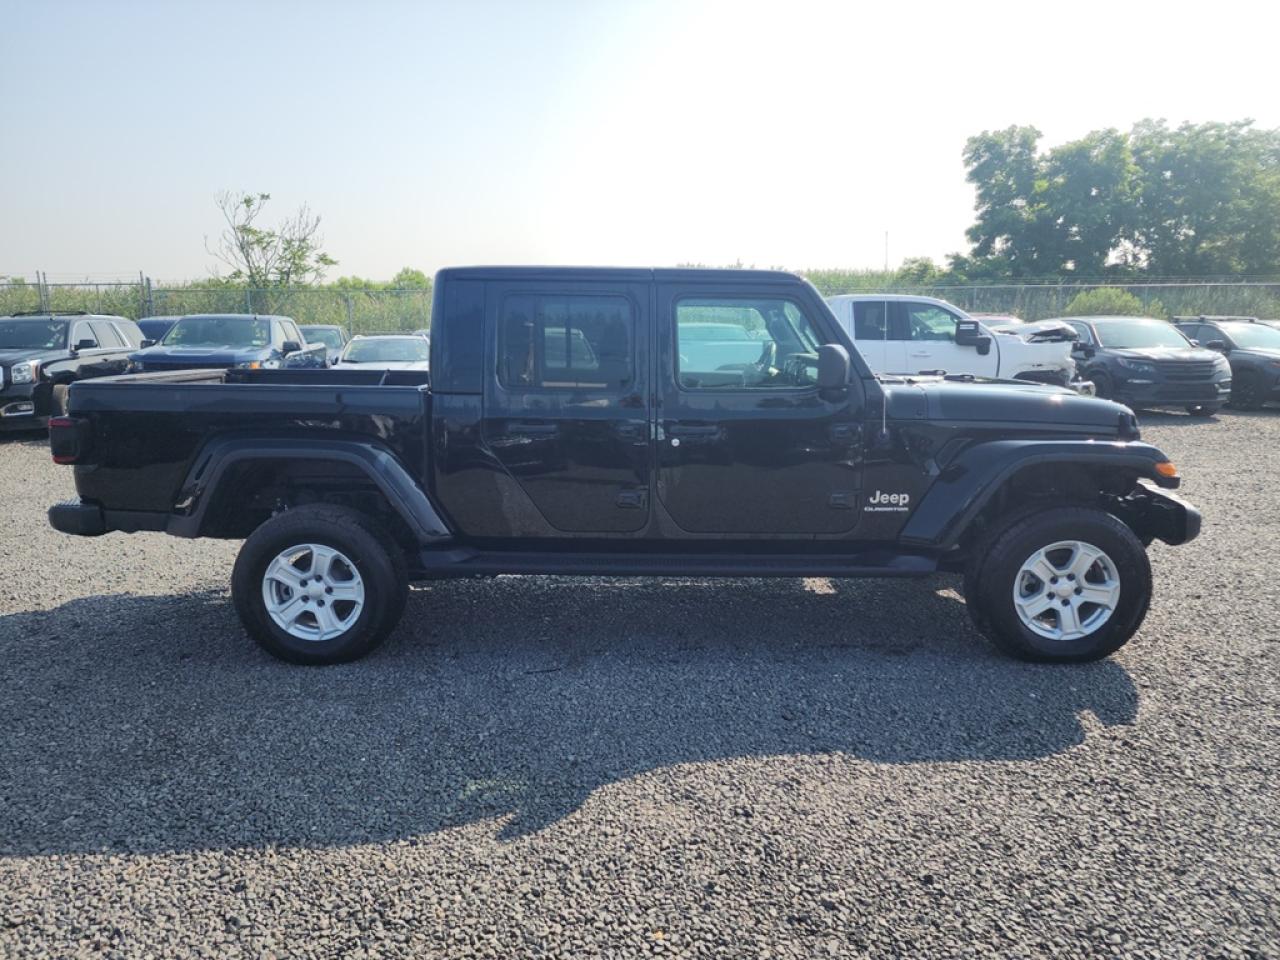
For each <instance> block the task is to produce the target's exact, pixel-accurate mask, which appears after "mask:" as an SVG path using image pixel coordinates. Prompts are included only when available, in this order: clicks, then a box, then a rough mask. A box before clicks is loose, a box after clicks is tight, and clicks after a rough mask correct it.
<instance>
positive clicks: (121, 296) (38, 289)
mask: <svg viewBox="0 0 1280 960" xmlns="http://www.w3.org/2000/svg"><path fill="white" fill-rule="evenodd" d="M32 310H65V311H75V310H83V311H85V312H86V313H106V314H113V315H116V316H121V317H129V318H131V319H134V320H136V319H138V318H139V317H147V316H172V315H182V314H189V313H261V314H267V313H273V314H282V315H284V316H287V317H292V318H293V319H294V320H296V321H298V323H300V324H309V323H323V324H336V325H338V326H341V327H344V328H346V330H347V331H348V332H350V333H352V334H357V333H395V332H406V331H410V330H422V329H429V328H430V326H431V289H430V288H429V287H425V288H424V287H410V288H404V289H376V290H375V289H370V290H360V289H343V288H335V287H294V288H292V289H288V290H280V289H269V290H253V289H247V288H245V287H235V286H230V285H226V286H218V287H153V286H152V285H151V284H150V283H148V282H146V281H142V282H138V283H91V284H65V283H43V282H39V283H28V282H26V281H16V280H9V281H5V282H0V315H7V314H11V313H19V312H23V311H32Z"/></svg>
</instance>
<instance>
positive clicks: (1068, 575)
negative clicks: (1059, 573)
mask: <svg viewBox="0 0 1280 960" xmlns="http://www.w3.org/2000/svg"><path fill="white" fill-rule="evenodd" d="M1075 578H1076V575H1075V574H1074V573H1068V574H1067V579H1068V580H1074V579H1075Z"/></svg>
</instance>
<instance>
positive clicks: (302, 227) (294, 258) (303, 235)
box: [205, 191, 338, 290]
mask: <svg viewBox="0 0 1280 960" xmlns="http://www.w3.org/2000/svg"><path fill="white" fill-rule="evenodd" d="M270 200H271V194H269V193H230V192H227V191H224V192H222V193H220V194H218V196H217V198H216V202H217V205H218V210H219V211H220V212H221V213H222V218H223V220H224V221H226V229H224V230H223V231H222V235H221V236H220V237H219V238H218V242H217V244H216V245H215V246H214V247H213V248H212V249H210V248H209V246H208V241H207V240H206V242H205V249H206V250H209V252H210V253H211V254H212V255H213V256H215V257H217V258H218V259H219V260H221V261H222V262H223V263H224V264H226V265H227V266H228V267H230V268H231V273H230V274H229V275H228V276H227V277H225V278H224V279H226V280H229V281H231V282H233V283H243V284H246V285H247V286H249V287H251V288H254V289H260V290H265V289H268V288H285V289H287V288H289V287H293V286H299V285H304V284H308V283H318V282H319V281H320V280H322V279H324V274H325V271H327V270H328V268H329V267H333V266H337V263H338V261H337V260H334V259H333V258H332V257H331V256H329V255H328V254H327V253H325V252H324V250H322V249H321V245H322V244H323V242H324V241H323V240H322V239H321V237H320V235H319V230H320V217H319V216H317V215H315V214H313V213H312V212H311V211H310V209H309V208H308V207H307V205H306V204H303V205H302V206H301V207H299V208H298V210H297V212H295V213H294V214H293V216H291V217H286V218H285V219H284V220H283V221H281V222H280V223H279V224H278V225H277V226H275V227H264V226H261V225H260V224H259V221H260V219H261V217H262V213H263V211H264V210H265V209H266V206H267V203H268V202H269V201H270Z"/></svg>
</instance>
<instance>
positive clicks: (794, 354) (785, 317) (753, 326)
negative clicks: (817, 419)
mask: <svg viewBox="0 0 1280 960" xmlns="http://www.w3.org/2000/svg"><path fill="white" fill-rule="evenodd" d="M675 319H676V329H675V334H676V378H677V382H678V383H679V384H680V386H681V388H683V389H685V390H725V389H729V390H732V389H739V390H742V389H758V388H766V389H767V388H775V389H776V388H782V389H788V388H789V389H795V388H797V387H808V386H812V385H813V383H815V382H816V371H817V362H818V360H817V357H818V353H817V351H818V344H819V343H820V342H821V341H820V338H819V337H818V334H817V332H816V331H815V330H814V327H813V324H812V323H811V322H810V321H809V318H808V317H807V316H805V313H804V311H803V310H802V309H801V308H800V307H799V306H798V305H797V304H795V303H793V302H792V301H790V300H775V299H754V298H751V299H747V298H741V299H740V298H733V297H705V298H704V297H697V298H688V299H684V300H680V301H679V302H678V303H677V304H676V318H675Z"/></svg>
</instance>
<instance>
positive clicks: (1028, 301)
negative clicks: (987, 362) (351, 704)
mask: <svg viewBox="0 0 1280 960" xmlns="http://www.w3.org/2000/svg"><path fill="white" fill-rule="evenodd" d="M811 279H812V280H813V281H814V282H815V284H816V285H817V286H818V288H819V290H821V291H822V293H823V294H824V295H826V296H832V295H835V294H840V293H910V294H923V295H926V296H931V297H938V298H940V299H942V300H947V301H949V302H951V303H953V304H955V305H956V306H958V307H960V308H961V309H963V310H967V311H969V312H972V313H1001V314H1012V315H1013V316H1017V317H1021V318H1023V319H1024V320H1041V319H1044V318H1046V317H1054V316H1060V315H1061V314H1062V312H1063V311H1064V310H1065V309H1066V306H1067V304H1068V303H1070V302H1071V300H1072V298H1073V297H1075V296H1076V295H1077V294H1080V293H1082V292H1085V291H1087V290H1096V289H1098V288H1100V287H1111V288H1117V289H1121V290H1125V291H1128V292H1129V293H1131V294H1133V295H1134V296H1136V297H1137V298H1138V299H1139V300H1140V301H1141V302H1142V304H1143V306H1144V307H1147V308H1150V309H1153V310H1154V311H1155V312H1156V313H1158V314H1160V315H1166V316H1171V315H1199V314H1232V315H1239V316H1254V317H1260V318H1263V319H1273V318H1280V282H1265V283H1264V282H1252V281H1250V282H1231V281H1211V282H1209V281H1162V282H1158V283H1127V284H1097V283H1095V284H1086V283H1070V284H1047V283H1036V284H1013V283H996V284H974V285H963V286H959V285H950V284H918V283H903V282H890V283H886V282H885V281H884V280H883V279H876V278H869V277H868V278H859V277H858V276H857V275H852V274H843V275H841V274H826V275H824V274H820V273H815V274H813V275H812V276H811ZM29 310H84V311H86V312H88V313H108V314H117V315H119V316H124V317H131V318H134V319H136V318H138V317H143V316H156V315H171V314H187V313H278V314H283V315H285V316H289V317H293V318H294V319H295V320H297V321H298V322H299V323H325V324H337V325H339V326H342V327H345V328H346V329H347V330H348V331H349V332H351V333H352V334H357V333H390V332H397V331H409V330H420V329H424V328H429V327H430V325H431V289H430V288H429V287H414V288H405V289H367V290H365V289H351V288H341V287H296V288H293V289H289V290H278V289H277V290H252V289H246V288H244V287H236V286H231V285H223V286H216V287H195V286H190V287H185V286H184V287H155V288H153V287H152V286H151V284H150V282H149V281H146V280H142V281H140V282H136V283H88V284H85V283H77V284H65V283H44V282H36V283H29V282H26V281H23V280H8V281H0V315H6V314H10V313H17V312H20V311H29Z"/></svg>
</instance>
